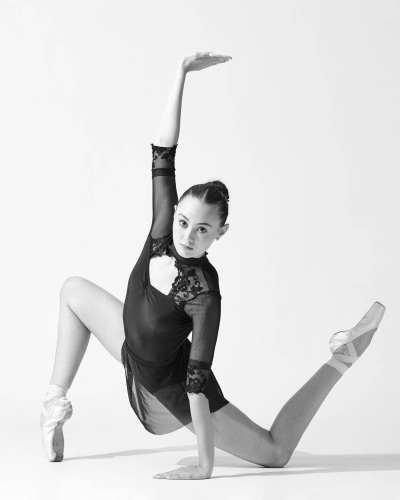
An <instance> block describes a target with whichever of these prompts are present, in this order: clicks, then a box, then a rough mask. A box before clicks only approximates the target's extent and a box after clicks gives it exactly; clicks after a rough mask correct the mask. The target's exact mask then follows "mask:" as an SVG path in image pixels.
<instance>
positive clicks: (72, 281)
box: [60, 276, 85, 300]
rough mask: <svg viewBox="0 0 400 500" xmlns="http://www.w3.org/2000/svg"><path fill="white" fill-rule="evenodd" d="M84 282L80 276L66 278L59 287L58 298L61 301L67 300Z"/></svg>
mask: <svg viewBox="0 0 400 500" xmlns="http://www.w3.org/2000/svg"><path fill="white" fill-rule="evenodd" d="M84 281H85V279H84V278H81V277H80V276H70V277H69V278H67V279H66V280H65V281H64V283H63V284H62V286H61V290H60V298H61V299H63V300H69V299H70V298H71V297H73V296H74V294H76V292H77V290H78V288H79V287H80V286H81V285H82V283H83V282H84Z"/></svg>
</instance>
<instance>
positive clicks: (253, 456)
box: [186, 403, 280, 467]
mask: <svg viewBox="0 0 400 500" xmlns="http://www.w3.org/2000/svg"><path fill="white" fill-rule="evenodd" d="M211 420H212V423H213V428H214V444H215V446H216V447H217V448H219V449H221V450H224V451H226V452H228V453H231V454H232V455H235V456H236V457H239V458H242V459H243V460H247V461H249V462H252V463H255V464H258V465H263V466H266V467H279V465H278V462H279V456H280V453H279V450H278V449H277V447H276V445H275V444H274V442H273V439H272V437H271V434H270V432H269V431H268V430H267V429H265V428H264V427H261V426H260V425H258V424H256V423H255V422H253V420H251V419H250V418H249V417H248V416H247V415H245V414H244V413H243V412H242V411H241V410H239V408H237V407H236V406H235V405H233V404H232V403H228V404H227V405H225V406H223V407H222V408H220V409H219V410H218V411H216V412H214V413H211ZM186 427H187V429H188V430H190V431H191V432H194V427H193V423H190V424H189V425H187V426H186Z"/></svg>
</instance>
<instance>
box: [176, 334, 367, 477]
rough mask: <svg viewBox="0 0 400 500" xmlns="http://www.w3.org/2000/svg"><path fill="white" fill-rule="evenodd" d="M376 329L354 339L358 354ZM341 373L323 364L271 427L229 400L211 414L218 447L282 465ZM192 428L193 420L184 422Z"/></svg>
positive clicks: (276, 465)
mask: <svg viewBox="0 0 400 500" xmlns="http://www.w3.org/2000/svg"><path fill="white" fill-rule="evenodd" d="M375 330H376V329H375ZM375 330H373V331H371V332H369V333H366V334H365V335H363V336H361V337H359V338H357V339H356V340H354V341H353V343H354V346H355V348H356V351H357V354H358V355H361V354H362V353H363V352H364V350H365V349H366V347H367V346H368V345H369V343H370V342H371V339H372V336H373V334H374V333H375ZM342 376H343V375H342V373H340V372H339V371H338V370H336V369H335V368H333V367H332V366H330V365H327V364H324V365H322V366H321V368H320V369H319V370H318V371H317V372H316V373H315V374H314V375H313V376H312V377H311V378H310V379H309V380H308V381H307V382H306V383H305V384H304V385H303V386H302V387H301V389H299V390H298V391H297V392H296V394H294V396H292V397H291V398H290V399H289V401H288V402H287V403H286V404H285V405H284V406H283V408H282V409H281V411H280V412H279V414H278V415H277V417H276V419H275V421H274V423H273V425H272V427H271V430H267V429H265V428H263V427H261V426H259V425H258V424H256V423H255V422H253V421H252V420H251V419H250V418H249V417H247V416H246V415H245V414H244V413H243V412H242V411H240V410H239V409H238V408H237V407H236V406H234V405H233V404H232V403H229V404H228V405H226V406H224V407H223V408H221V409H220V410H218V411H216V412H214V413H212V414H211V419H212V422H213V426H214V442H215V446H216V447H217V448H220V449H221V450H224V451H227V452H228V453H231V454H232V455H235V456H237V457H239V458H243V459H244V460H248V461H249V462H253V463H256V464H259V465H264V466H266V467H283V466H284V465H286V464H287V462H288V461H289V459H290V457H291V456H292V454H293V451H294V450H295V448H296V446H297V444H298V443H299V441H300V439H301V436H302V435H303V433H304V431H305V430H306V429H307V427H308V425H309V423H310V422H311V420H312V419H313V417H314V415H315V414H316V412H317V411H318V409H319V408H320V406H321V404H322V403H323V401H324V400H325V398H326V396H327V395H328V394H329V392H330V391H331V390H332V388H333V387H334V385H335V384H336V383H337V382H338V380H339V379H340V378H341V377H342ZM186 427H187V428H188V429H189V430H190V431H191V432H194V428H193V424H189V425H188V426H186Z"/></svg>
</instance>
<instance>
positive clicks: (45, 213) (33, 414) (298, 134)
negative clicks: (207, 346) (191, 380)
mask: <svg viewBox="0 0 400 500" xmlns="http://www.w3.org/2000/svg"><path fill="white" fill-rule="evenodd" d="M399 29H400V3H399V2H398V1H390V0H385V1H381V2H373V1H356V0H351V1H343V0H339V1H335V2H320V1H317V0H315V1H310V0H305V1H302V2H296V1H288V0H284V1H279V2H277V1H268V2H264V1H247V2H238V1H218V2H211V1H208V0H205V1H202V2H192V1H177V0H170V1H168V2H163V1H159V0H155V1H152V2H144V1H122V0H120V1H114V2H107V1H90V0H80V1H69V2H60V1H43V0H37V1H35V2H33V1H31V2H28V1H23V0H22V1H4V0H2V1H0V45H1V47H2V49H1V74H2V76H1V79H0V108H1V113H0V127H1V147H0V164H1V172H2V176H1V177H2V183H1V184H2V190H1V191H2V194H1V212H2V236H3V243H2V259H1V262H2V280H1V282H2V287H1V288H2V330H3V334H2V349H1V363H0V369H1V380H2V385H1V406H2V411H1V412H0V418H1V426H0V428H1V442H2V449H3V450H4V455H3V459H2V461H1V469H2V471H3V474H4V476H3V479H2V480H1V486H0V488H1V489H2V490H3V494H2V496H3V498H10V499H11V498H12V499H14V498H18V499H31V498H32V499H33V498H35V499H36V498H40V499H47V498H49V499H50V498H51V499H52V500H54V499H64V498H70V497H71V495H73V496H74V497H76V498H78V499H79V498H88V496H89V498H94V496H96V498H121V499H122V498H124V499H125V498H139V499H141V498H143V499H148V498H149V499H151V498H156V497H158V496H159V495H160V492H161V491H162V494H163V495H164V496H165V497H166V498H172V497H174V498H176V495H180V494H182V495H190V498H192V499H194V498H204V495H207V496H208V498H217V495H220V494H221V493H222V491H224V494H225V495H227V496H229V497H230V498H244V497H246V498H274V499H277V498H282V499H289V498H290V499H302V498H307V499H310V498H320V496H321V492H323V494H324V497H325V498H330V496H329V495H332V498H333V497H334V496H335V497H336V496H337V494H339V492H345V497H344V498H350V495H352V494H353V493H354V494H356V495H359V496H358V497H357V496H355V497H353V498H361V496H362V497H363V498H376V497H377V494H378V492H379V494H380V495H384V496H385V498H389V499H390V498H399V497H398V496H396V495H398V491H399V486H400V478H399V468H400V465H399V463H400V460H399V453H400V451H399V448H400V437H399V430H398V422H399V417H400V404H399V396H398V394H399V368H398V367H399V361H398V353H399V352H400V335H399V322H400V313H399V297H400V288H399V275H400V264H399V255H400V239H399V229H398V227H399V223H398V218H399V212H400V202H399V195H398V191H399V180H400V173H399V172H400V171H399V160H400V154H399V147H398V138H399V133H400V126H399V111H400V99H399V92H398V89H399V85H400V71H399V64H398V61H399V48H400V35H399V32H400V31H399ZM207 50H209V51H213V52H215V53H219V54H226V55H230V56H232V57H233V59H232V61H231V62H230V63H228V64H225V65H217V66H215V67H211V68H208V69H206V70H203V71H200V72H194V73H189V74H188V75H187V78H186V85H185V90H184V97H183V107H182V121H181V132H180V138H179V141H178V149H177V155H176V168H177V171H176V174H177V187H178V194H179V195H181V194H182V193H183V191H184V190H186V189H187V188H188V187H189V186H191V185H192V184H197V183H201V182H207V181H208V180H212V179H221V180H222V181H223V182H225V183H226V185H227V186H228V189H229V190H230V199H231V201H230V215H229V217H228V221H227V222H229V223H230V228H229V231H228V233H227V234H226V236H225V237H224V238H223V239H222V240H221V241H220V242H218V243H215V244H213V246H212V247H211V248H210V251H209V255H208V257H209V259H210V261H211V262H212V264H213V265H214V266H215V267H216V269H217V270H218V273H219V278H220V288H221V295H222V319H221V325H220V331H219V338H218V343H217V347H216V352H215V357H214V363H213V370H214V373H215V375H216V377H217V379H218V381H219V383H220V385H221V387H222V390H223V392H224V395H225V396H226V398H227V399H228V400H229V401H231V402H232V403H233V404H235V405H236V406H238V407H239V408H240V409H241V410H242V411H244V412H245V413H246V414H247V415H248V416H249V417H250V418H252V419H253V420H254V421H255V422H257V423H258V424H260V425H262V426H264V427H266V428H269V427H270V426H271V425H272V422H273V420H274V418H275V416H276V415H277V413H278V411H279V410H280V408H281V407H282V406H283V405H284V403H285V402H286V401H287V400H288V399H289V398H290V397H291V396H292V395H293V394H294V393H295V392H296V391H297V390H298V389H299V388H300V387H301V386H302V385H303V384H304V383H305V382H306V381H307V380H308V379H309V378H310V377H311V376H312V375H313V373H314V372H315V371H316V370H317V369H318V368H319V367H320V366H321V364H322V363H324V362H326V361H327V360H328V359H329V358H330V351H329V348H328V340H329V337H330V336H331V335H332V334H333V333H335V332H337V331H339V330H346V329H349V328H351V327H353V326H355V324H356V323H357V322H358V321H359V320H360V319H361V317H362V316H363V314H364V313H365V312H366V311H367V310H368V308H369V307H370V306H371V305H372V303H373V302H374V301H375V300H377V301H380V302H382V303H383V304H384V305H385V306H386V307H387V311H386V314H385V317H384V319H383V321H382V324H381V326H380V328H379V330H378V332H377V334H376V335H375V337H374V340H373V342H372V344H371V346H370V347H369V349H368V350H367V351H366V352H365V354H364V355H363V357H362V358H361V359H360V360H359V361H358V362H357V363H356V365H355V366H354V367H353V368H352V369H351V370H349V371H348V372H347V373H346V374H345V376H344V377H343V378H342V380H340V381H339V383H338V384H337V385H336V386H335V388H334V389H333V391H332V392H331V394H330V395H329V396H328V398H327V399H326V401H325V402H324V403H323V405H322V407H321V409H320V411H319V412H318V414H317V415H316V417H315V418H314V420H313V421H312V422H311V424H310V426H309V428H308V429H307V430H306V432H305V434H304V436H303V438H302V440H301V441H300V444H299V447H298V451H297V452H295V454H294V456H293V457H292V460H291V462H289V464H288V465H287V466H286V467H285V468H284V469H273V470H271V469H263V468H260V467H257V466H256V465H254V464H251V463H249V462H244V461H242V460H239V459H236V458H235V457H233V456H230V455H228V454H226V453H223V452H220V451H218V450H217V456H216V462H215V468H214V472H213V478H212V479H211V480H209V481H200V482H199V481H198V482H197V483H196V484H193V482H191V481H179V482H176V483H173V484H171V483H170V482H168V483H166V482H165V481H161V482H160V481H158V482H157V481H155V480H153V479H152V478H151V476H152V475H153V474H156V473H158V472H165V471H167V470H171V469H173V468H176V467H178V466H179V465H193V464H196V463H197V447H196V438H195V436H194V435H193V434H191V433H189V432H188V431H187V430H186V429H185V428H183V429H181V430H180V431H177V432H175V433H172V434H169V435H164V436H153V435H151V434H149V433H147V432H146V431H145V429H144V428H143V427H142V425H141V424H140V422H139V420H138V419H137V418H136V416H135V414H134V413H133V411H132V410H131V408H130V406H129V401H128V398H127V393H126V386H125V378H124V370H123V367H122V365H120V364H118V363H117V362H116V361H115V360H114V359H113V358H112V357H111V356H110V355H109V354H108V353H107V352H106V351H105V349H104V348H103V347H102V345H101V344H100V343H99V342H98V341H97V339H96V338H95V337H93V336H92V338H91V341H90V342H89V346H88V350H87V352H86V355H85V357H84V359H83V362H82V364H81V367H80V369H79V371H78V374H77V376H76V378H75V380H74V383H73V385H72V387H71V389H70V390H69V392H68V397H69V398H70V399H71V402H72V404H73V407H74V415H73V418H72V419H71V420H70V421H69V422H68V423H67V424H66V426H65V427H64V435H65V439H66V446H65V460H64V462H62V463H59V464H57V463H48V462H47V460H46V457H45V454H44V452H43V450H42V448H41V442H40V429H39V418H40V411H41V403H42V400H43V397H44V394H45V392H46V390H47V388H48V385H49V382H50V376H51V372H52V368H53V362H54V354H55V347H56V340H57V324H58V307H59V293H60V288H61V286H62V284H63V282H64V281H65V280H66V279H67V278H68V277H70V276H83V277H85V278H87V279H89V280H91V281H93V282H95V283H96V284H98V285H99V286H101V287H103V288H105V289H106V290H108V291H109V292H110V293H112V294H113V295H115V296H116V297H118V298H119V299H120V300H122V301H124V299H125V293H126V286H127V282H128V278H129V275H130V272H131V270H132V268H133V266H134V265H135V263H136V260H137V258H138V256H139V254H140V252H141V250H142V248H143V245H144V241H145V239H146V236H147V234H148V230H149V228H150V223H151V147H150V143H151V142H153V139H154V135H155V132H156V129H157V126H158V123H159V119H160V117H161V113H162V111H163V108H164V105H165V102H166V99H167V96H168V93H169V90H170V86H171V84H172V80H173V77H174V73H175V70H176V67H177V64H178V62H179V59H180V58H181V57H182V56H183V55H185V54H190V53H192V52H196V51H207ZM335 472H340V473H341V474H334V473H335ZM257 475H260V477H256V476H257ZM215 479H216V480H215ZM382 488H384V490H382ZM383 492H384V493H383ZM4 493H5V494H6V495H5V496H4ZM346 495H348V496H346Z"/></svg>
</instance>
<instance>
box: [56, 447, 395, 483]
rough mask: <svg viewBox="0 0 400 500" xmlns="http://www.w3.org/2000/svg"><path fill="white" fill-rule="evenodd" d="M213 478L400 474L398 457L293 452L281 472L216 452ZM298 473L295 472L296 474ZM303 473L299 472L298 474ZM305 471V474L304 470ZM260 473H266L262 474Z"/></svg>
mask: <svg viewBox="0 0 400 500" xmlns="http://www.w3.org/2000/svg"><path fill="white" fill-rule="evenodd" d="M192 450H197V445H196V444H187V445H179V446H166V447H164V448H142V449H136V450H126V451H116V452H112V453H104V454H100V455H83V456H80V457H72V458H65V459H64V462H70V461H73V460H102V459H109V458H117V457H130V456H136V455H148V454H151V453H165V452H168V451H169V452H185V451H192ZM215 452H216V453H215V461H214V474H213V476H212V479H217V478H228V477H245V476H267V475H269V476H270V475H281V476H287V475H302V474H329V473H332V472H368V471H393V470H400V453H381V454H351V455H345V454H343V455H318V454H312V453H305V452H302V451H295V452H294V453H293V455H292V458H291V459H290V461H289V463H288V464H287V465H286V466H285V467H283V468H267V467H261V466H260V465H256V464H253V463H251V462H247V461H246V460H242V459H240V458H237V457H235V456H233V455H229V454H225V452H221V451H220V450H218V449H216V450H215ZM197 464H198V457H197V454H196V455H195V456H193V457H186V458H183V459H182V460H179V462H177V465H178V466H189V465H197ZM218 467H227V468H230V469H256V470H257V472H253V473H244V474H230V475H223V476H221V475H217V474H216V472H217V471H216V469H217V468H218ZM296 469H297V470H296ZM298 469H302V470H298ZM304 469H306V470H304ZM261 470H263V471H265V472H261Z"/></svg>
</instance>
